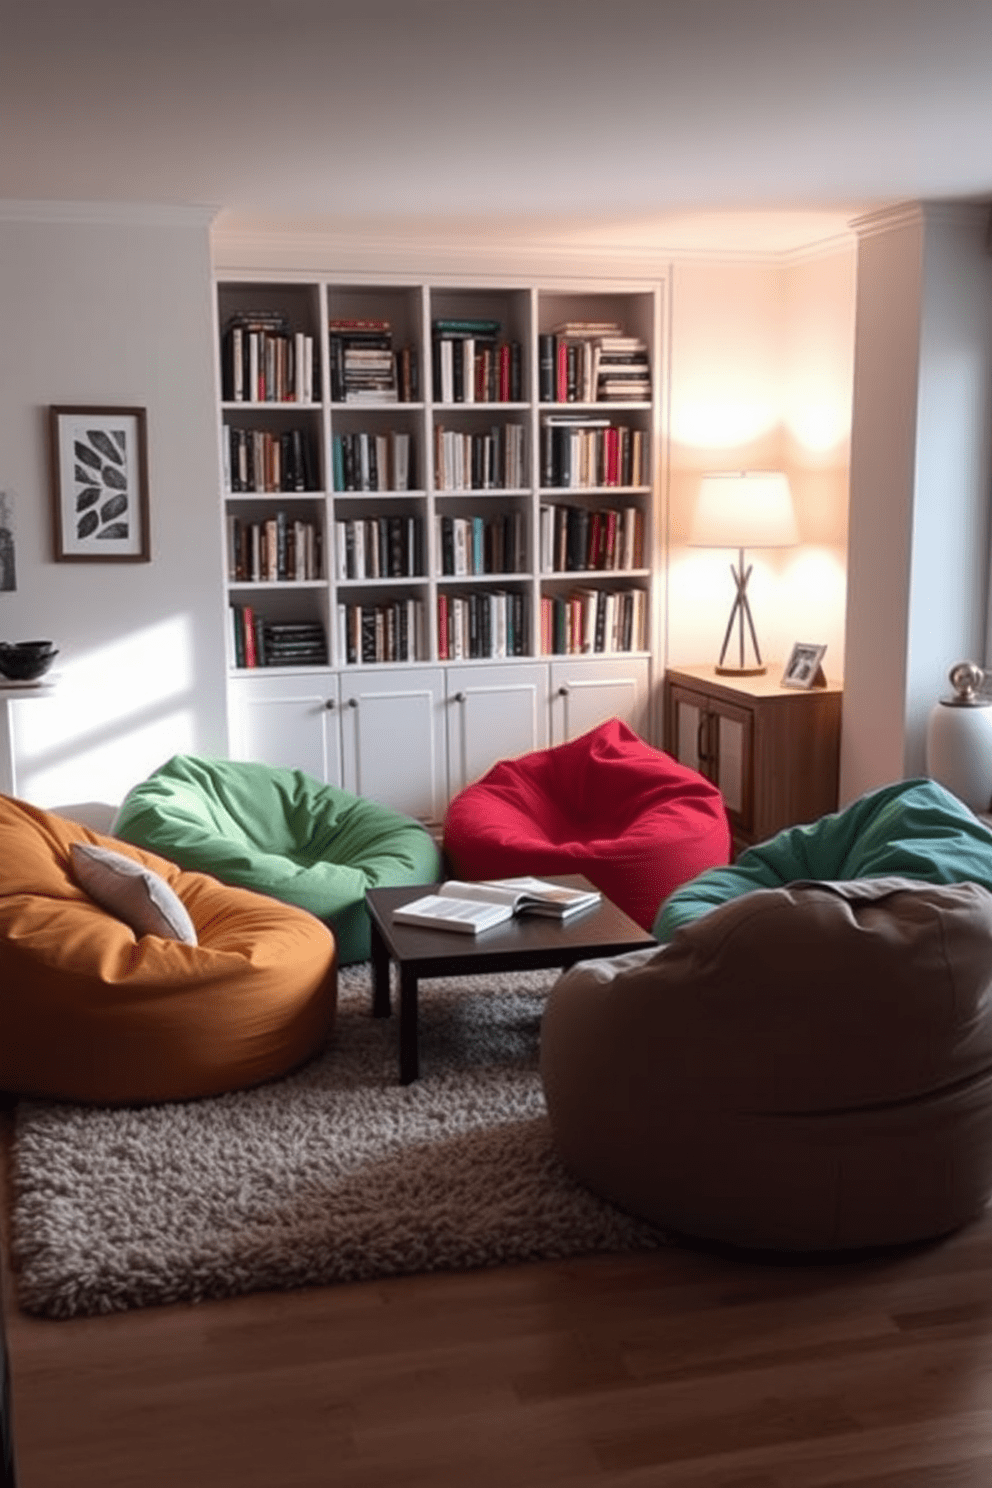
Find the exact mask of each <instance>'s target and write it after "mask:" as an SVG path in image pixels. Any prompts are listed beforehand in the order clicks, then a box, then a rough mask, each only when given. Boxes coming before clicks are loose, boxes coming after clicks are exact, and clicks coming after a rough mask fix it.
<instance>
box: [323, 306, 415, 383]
mask: <svg viewBox="0 0 992 1488" xmlns="http://www.w3.org/2000/svg"><path fill="white" fill-rule="evenodd" d="M328 332H329V339H328V352H329V357H330V374H331V401H332V402H334V403H358V404H361V403H366V404H368V403H415V402H416V401H417V399H418V398H419V396H420V390H419V384H420V374H419V371H418V367H417V357H416V352H415V351H414V348H413V347H412V346H409V345H407V346H401V347H394V346H393V328H392V326H391V324H390V322H389V321H388V320H383V319H379V318H361V317H359V318H354V319H349V318H339V319H333V320H331V321H330V322H329V325H328Z"/></svg>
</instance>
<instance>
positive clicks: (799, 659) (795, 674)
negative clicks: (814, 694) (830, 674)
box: [782, 641, 827, 688]
mask: <svg viewBox="0 0 992 1488" xmlns="http://www.w3.org/2000/svg"><path fill="white" fill-rule="evenodd" d="M826 649H827V648H826V646H811V645H809V644H808V643H807V642H806V641H797V642H796V644H795V645H794V646H793V648H792V655H791V656H790V657H789V659H788V661H787V662H786V664H785V671H784V672H783V673H782V686H783V687H804V688H806V687H826V685H827V679H826V677H825V676H824V674H823V667H822V666H821V664H820V663H821V662H822V661H823V657H824V653H825V652H826Z"/></svg>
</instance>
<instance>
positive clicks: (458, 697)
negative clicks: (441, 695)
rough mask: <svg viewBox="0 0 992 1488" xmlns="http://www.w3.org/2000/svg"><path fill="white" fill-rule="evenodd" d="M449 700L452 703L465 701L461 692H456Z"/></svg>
mask: <svg viewBox="0 0 992 1488" xmlns="http://www.w3.org/2000/svg"><path fill="white" fill-rule="evenodd" d="M451 701H452V702H453V703H463V702H464V701H465V694H464V693H463V692H456V693H455V695H454V697H453V698H452V699H451Z"/></svg>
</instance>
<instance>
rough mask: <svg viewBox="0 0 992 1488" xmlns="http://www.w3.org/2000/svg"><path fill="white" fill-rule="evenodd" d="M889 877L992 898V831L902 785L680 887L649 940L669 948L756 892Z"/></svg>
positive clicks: (926, 792) (941, 793)
mask: <svg viewBox="0 0 992 1488" xmlns="http://www.w3.org/2000/svg"><path fill="white" fill-rule="evenodd" d="M891 877H897V878H909V879H920V880H921V881H923V882H926V883H931V884H955V883H977V884H981V885H982V887H983V888H986V889H989V890H992V831H990V830H989V828H988V827H986V826H985V825H984V824H983V823H982V822H980V821H979V820H978V818H977V817H976V816H975V815H974V814H973V813H972V812H971V811H970V810H969V809H968V807H967V806H965V805H964V803H963V802H962V801H959V800H958V798H957V797H956V796H954V795H952V794H951V792H950V791H948V790H945V789H944V787H943V786H942V785H938V784H937V782H936V781H935V780H900V781H897V782H895V783H894V784H893V785H885V786H881V787H880V788H879V789H878V790H873V791H868V792H867V793H866V794H865V795H863V796H860V797H859V798H858V799H857V800H856V801H852V802H851V804H850V805H849V806H845V807H844V808H843V809H842V810H841V811H836V812H834V813H833V814H832V815H830V816H824V817H821V819H820V820H819V821H816V822H811V823H810V824H809V825H808V826H801V827H787V828H786V829H785V830H784V831H782V832H779V833H778V834H777V835H776V836H774V837H771V838H769V840H768V841H767V842H761V843H758V844H757V845H756V846H754V847H749V848H747V849H746V850H745V851H744V852H742V853H741V855H740V857H739V858H738V859H737V861H736V862H735V863H733V864H732V865H731V866H730V867H729V868H711V869H708V870H707V871H706V872H704V873H700V874H699V875H698V876H697V877H696V878H694V879H691V880H690V881H689V882H688V883H686V884H682V885H681V886H680V887H679V888H677V889H676V890H675V891H674V892H673V893H672V894H670V895H669V897H668V898H667V899H666V900H665V902H664V903H663V904H662V906H661V908H660V909H659V911H658V913H657V915H656V916H655V920H654V924H653V925H652V927H651V933H652V934H653V935H655V936H656V937H657V939H658V940H660V941H670V940H671V939H672V938H673V936H674V935H675V932H676V930H678V929H679V928H680V927H681V926H682V925H688V924H690V923H691V922H692V921H693V920H696V919H698V918H699V916H700V915H703V914H706V912H707V911H708V910H711V909H715V908H716V906H717V905H720V904H725V903H727V901H728V900H731V899H736V898H738V897H739V896H740V895H741V894H747V893H749V892H750V891H751V890H753V889H777V888H781V887H782V886H783V885H785V884H791V883H801V882H806V881H811V880H812V881H817V880H819V881H821V882H823V881H828V882H846V881H850V880H853V879H859V878H891Z"/></svg>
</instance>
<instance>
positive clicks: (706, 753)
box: [696, 711, 710, 764]
mask: <svg viewBox="0 0 992 1488" xmlns="http://www.w3.org/2000/svg"><path fill="white" fill-rule="evenodd" d="M709 734H710V731H709V714H708V713H703V712H702V711H701V712H700V714H699V723H698V724H697V725H696V755H697V757H698V759H699V762H700V764H703V763H705V762H707V761H708V760H709V757H710V739H709Z"/></svg>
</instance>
